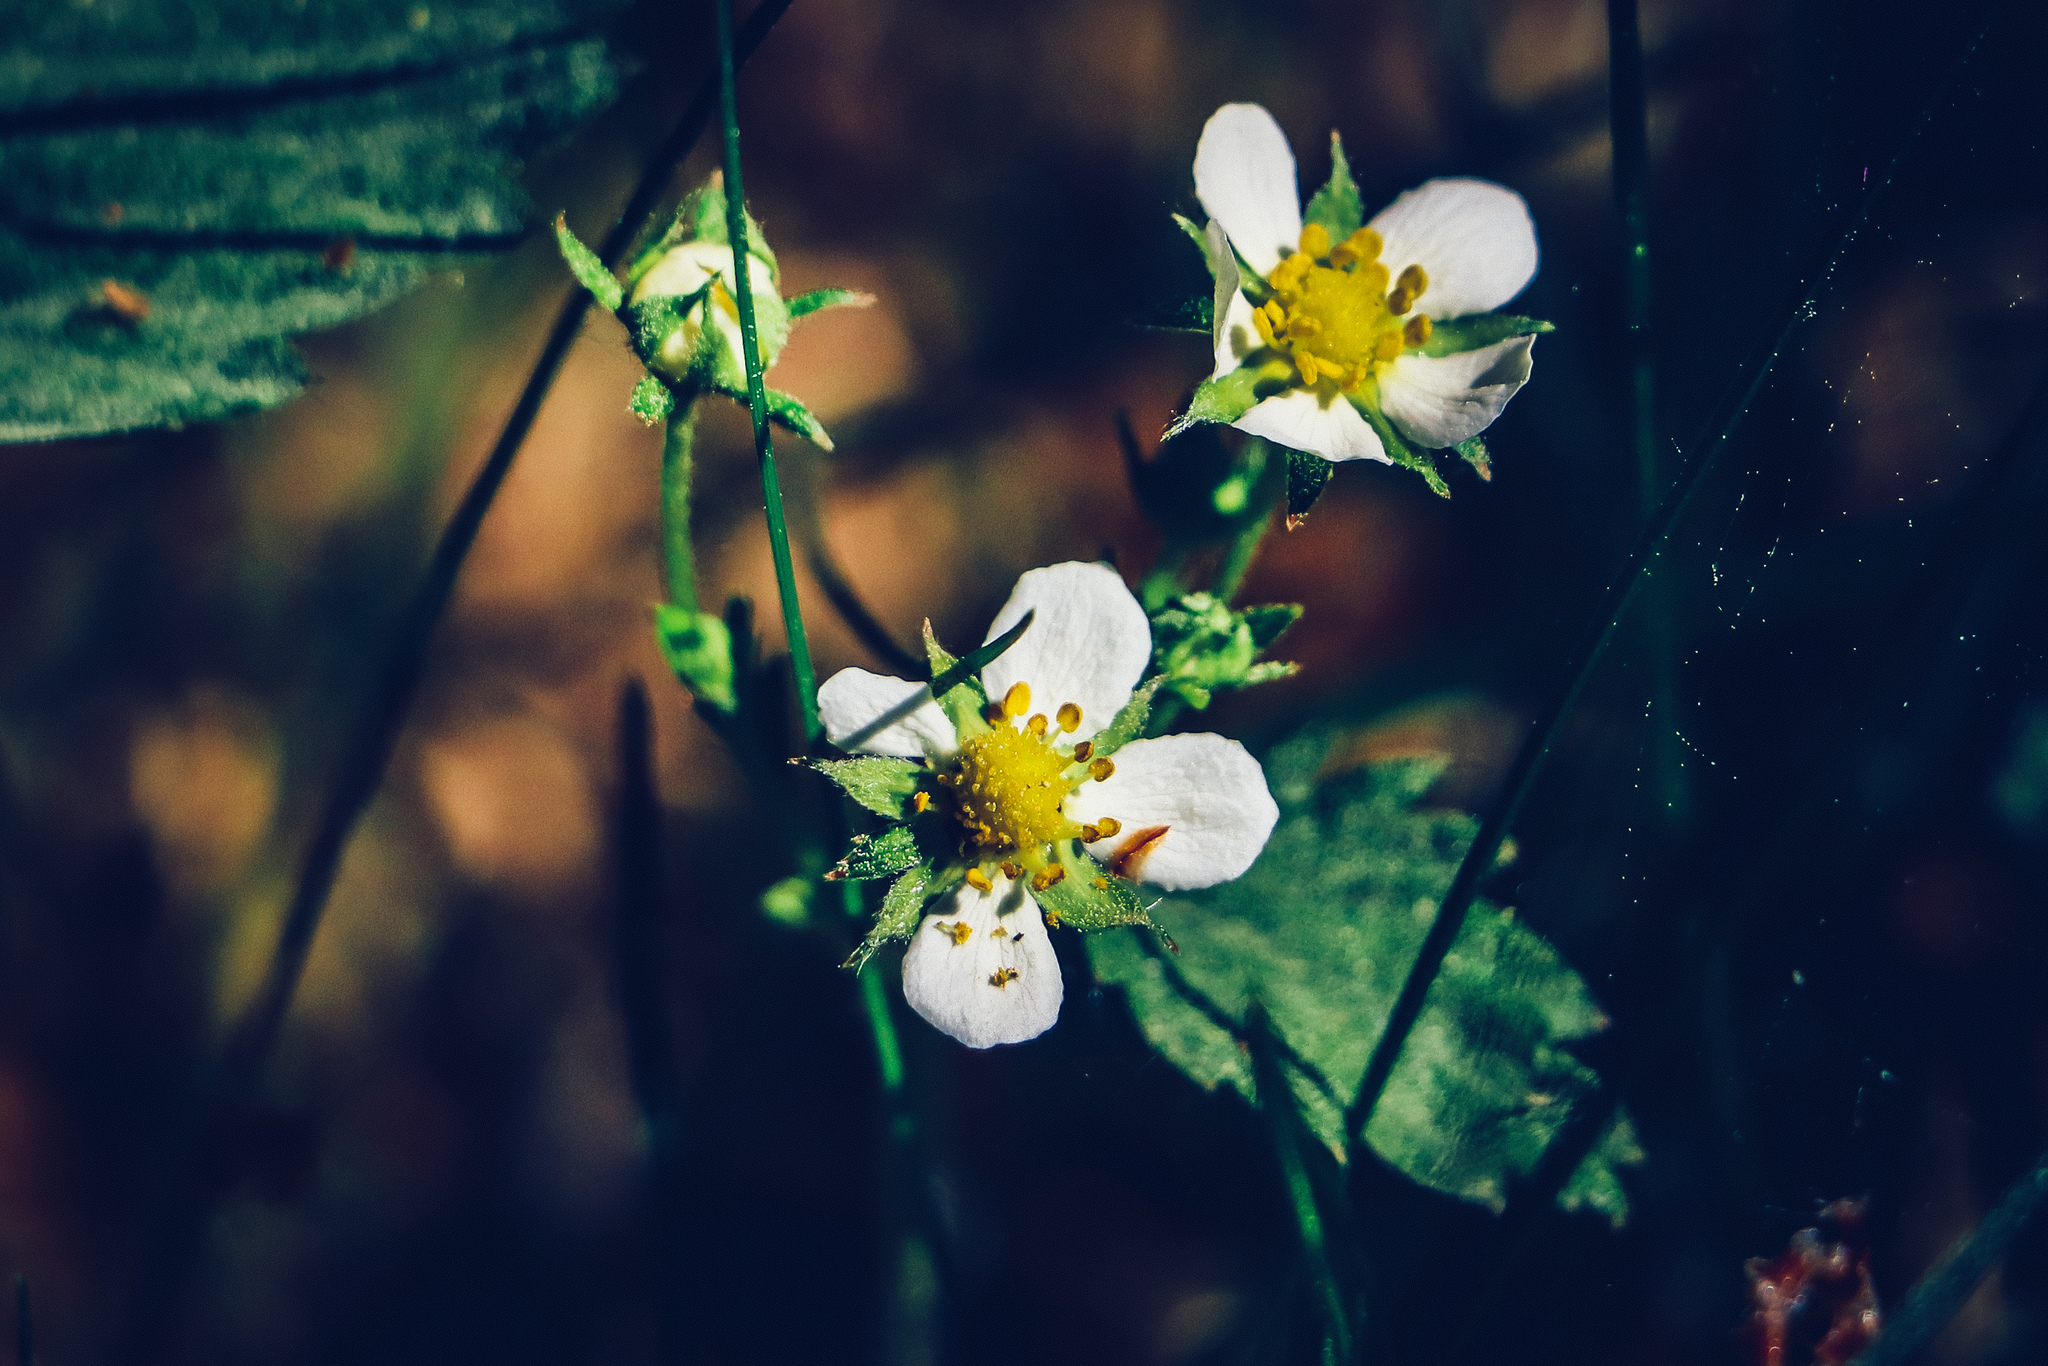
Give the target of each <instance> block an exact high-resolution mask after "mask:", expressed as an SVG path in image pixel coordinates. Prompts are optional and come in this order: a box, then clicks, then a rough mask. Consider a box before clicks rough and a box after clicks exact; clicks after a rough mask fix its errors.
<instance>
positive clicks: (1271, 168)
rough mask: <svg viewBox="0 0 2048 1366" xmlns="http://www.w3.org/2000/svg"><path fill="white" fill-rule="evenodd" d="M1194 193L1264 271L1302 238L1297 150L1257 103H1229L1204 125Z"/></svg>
mask: <svg viewBox="0 0 2048 1366" xmlns="http://www.w3.org/2000/svg"><path fill="white" fill-rule="evenodd" d="M1195 197H1196V198H1197V199H1199V200H1201V201H1202V207H1203V208H1204V209H1207V210H1208V211H1209V217H1211V218H1213V219H1215V220H1216V221H1217V222H1219V223H1221V224H1222V225H1223V230H1224V231H1225V232H1227V233H1229V234H1230V240H1231V242H1232V244H1233V245H1235V246H1236V247H1237V250H1238V254H1239V255H1241V256H1243V257H1244V259H1245V260H1246V262H1248V263H1249V264H1250V266H1251V268H1252V269H1253V270H1256V271H1257V272H1259V274H1261V275H1264V274H1265V273H1266V272H1267V271H1269V270H1271V269H1272V268H1273V267H1274V266H1276V265H1278V264H1279V263H1280V258H1281V257H1282V256H1284V255H1286V254H1287V253H1288V252H1290V251H1293V250H1294V249H1295V247H1296V245H1297V244H1298V243H1299V242H1300V240H1301V191H1300V189H1299V188H1298V187H1297V185H1296V183H1295V178H1294V152H1293V149H1291V148H1289V147H1288V145H1287V134H1285V133H1283V132H1281V131H1280V125H1279V124H1278V123H1276V122H1274V119H1273V116H1272V115H1271V114H1268V113H1267V112H1266V111H1265V110H1264V109H1263V108H1261V107H1260V106H1258V105H1256V104H1226V105H1224V106H1223V107H1222V108H1221V109H1219V110H1217V111H1216V112H1215V113H1213V114H1211V115H1210V116H1209V122H1208V123H1206V124H1204V125H1203V127H1202V140H1201V141H1200V142H1198V143H1196V144H1195Z"/></svg>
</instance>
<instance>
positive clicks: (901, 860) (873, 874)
mask: <svg viewBox="0 0 2048 1366" xmlns="http://www.w3.org/2000/svg"><path fill="white" fill-rule="evenodd" d="M922 861H923V855H921V854H919V853H918V849H917V836H915V835H913V834H912V833H911V832H910V827H909V826H907V825H892V826H890V827H889V828H888V829H887V830H884V831H882V832H881V833H879V834H875V835H855V836H854V837H853V847H852V848H851V849H848V850H847V851H846V857H845V858H842V859H840V860H839V863H838V865H837V866H835V867H834V868H833V869H832V871H831V872H829V873H827V874H825V880H826V881H827V882H873V881H874V880H875V879H876V878H884V877H894V876H895V875H896V874H898V873H900V872H902V871H903V870H904V869H906V868H912V867H915V866H916V865H917V864H918V863H920V862H922Z"/></svg>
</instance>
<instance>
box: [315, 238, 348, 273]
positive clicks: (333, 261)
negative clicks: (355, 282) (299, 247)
mask: <svg viewBox="0 0 2048 1366" xmlns="http://www.w3.org/2000/svg"><path fill="white" fill-rule="evenodd" d="M355 259H356V239H355V238H353V237H337V238H335V239H334V240H333V241H332V242H329V243H328V244H327V250H325V251H323V252H321V253H320V264H321V265H323V266H325V267H327V268H328V269H329V270H334V271H342V270H347V269H348V268H349V267H350V266H351V265H353V264H355Z"/></svg>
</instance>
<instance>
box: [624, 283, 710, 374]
mask: <svg viewBox="0 0 2048 1366" xmlns="http://www.w3.org/2000/svg"><path fill="white" fill-rule="evenodd" d="M712 283H713V282H712V281H710V280H706V281H705V282H704V283H703V284H702V285H700V286H698V288H697V290H696V292H695V293H692V294H657V295H656V296H655V297H653V298H652V299H642V300H641V301H640V302H639V303H636V304H632V305H629V306H628V307H627V308H626V310H625V314H624V316H625V322H626V335H627V338H628V339H629V340H630V341H631V342H632V343H633V353H634V354H635V355H637V356H638V357H640V363H641V364H642V365H645V366H646V367H647V368H648V369H650V370H653V369H656V368H661V369H663V370H664V372H666V367H665V366H661V350H662V346H663V345H664V344H665V343H666V342H667V341H668V339H669V336H670V335H671V334H672V333H674V332H675V330H676V329H677V328H679V327H681V326H683V324H684V323H686V322H688V321H689V318H690V314H691V312H692V311H693V310H694V309H696V308H697V307H698V305H700V304H702V303H703V302H704V300H705V299H706V298H707V297H708V296H709V295H710V293H711V286H712ZM702 347H703V342H702V339H701V338H700V339H699V341H698V348H699V349H700V350H701V349H702ZM686 368H690V369H694V364H693V365H691V366H689V367H686Z"/></svg>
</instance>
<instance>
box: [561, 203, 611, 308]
mask: <svg viewBox="0 0 2048 1366" xmlns="http://www.w3.org/2000/svg"><path fill="white" fill-rule="evenodd" d="M555 245H556V246H558V247H560V248H561V249H562V260H564V261H565V262H567V263H568V266H569V273H570V274H571V275H573V276H575V277H576V282H577V283H578V284H580V285H582V286H583V287H584V288H585V289H587V290H589V291H590V293H591V295H592V297H594V298H595V299H596V300H597V301H598V302H599V303H601V304H603V305H604V306H605V308H606V310H607V311H609V312H612V313H616V312H618V311H619V305H620V304H622V303H624V302H625V300H626V287H625V286H624V285H622V284H620V283H619V281H618V277H617V276H615V275H613V274H612V273H611V272H610V271H609V270H606V269H605V265H604V262H603V261H602V260H600V259H599V258H598V254H597V253H596V252H594V251H592V250H591V249H590V248H589V247H586V246H584V245H583V241H582V239H581V238H579V237H577V236H576V234H575V233H573V232H571V231H569V218H568V215H567V214H560V213H558V214H556V215H555Z"/></svg>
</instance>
